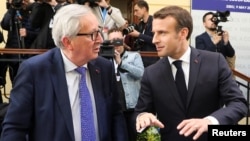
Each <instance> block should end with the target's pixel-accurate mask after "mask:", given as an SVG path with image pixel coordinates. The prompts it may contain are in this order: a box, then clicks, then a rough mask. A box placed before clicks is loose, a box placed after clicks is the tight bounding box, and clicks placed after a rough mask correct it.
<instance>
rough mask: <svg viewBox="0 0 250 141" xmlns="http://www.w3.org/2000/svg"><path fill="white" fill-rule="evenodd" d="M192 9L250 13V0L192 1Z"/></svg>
mask: <svg viewBox="0 0 250 141" xmlns="http://www.w3.org/2000/svg"><path fill="white" fill-rule="evenodd" d="M192 9H194V10H211V11H217V10H218V11H226V10H229V11H231V12H244V13H250V0H192Z"/></svg>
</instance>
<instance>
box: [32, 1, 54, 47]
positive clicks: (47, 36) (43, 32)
mask: <svg viewBox="0 0 250 141" xmlns="http://www.w3.org/2000/svg"><path fill="white" fill-rule="evenodd" d="M56 5H57V2H56V0H36V2H35V5H34V6H33V8H32V12H31V16H30V21H31V25H32V27H33V28H39V29H40V32H39V34H38V35H37V38H36V39H35V41H34V42H33V43H32V45H31V48H34V49H36V48H45V49H51V48H54V47H55V44H54V41H53V39H52V34H51V29H52V26H53V17H54V14H55V6H56Z"/></svg>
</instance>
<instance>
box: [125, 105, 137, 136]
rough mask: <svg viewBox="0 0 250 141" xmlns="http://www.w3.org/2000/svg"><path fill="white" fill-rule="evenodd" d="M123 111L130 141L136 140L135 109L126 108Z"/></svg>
mask: <svg viewBox="0 0 250 141" xmlns="http://www.w3.org/2000/svg"><path fill="white" fill-rule="evenodd" d="M123 113H124V116H125V119H126V124H127V131H128V138H129V141H136V136H137V132H136V125H135V121H134V118H133V114H134V109H129V110H126V111H124V112H123Z"/></svg>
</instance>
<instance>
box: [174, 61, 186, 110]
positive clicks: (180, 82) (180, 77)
mask: <svg viewBox="0 0 250 141" xmlns="http://www.w3.org/2000/svg"><path fill="white" fill-rule="evenodd" d="M173 64H174V65H175V67H176V68H177V72H176V75H175V84H176V87H177V89H178V92H179V94H180V96H181V99H182V102H183V103H184V105H186V103H187V86H186V82H185V77H184V72H183V70H182V67H181V64H182V61H181V60H177V61H174V62H173Z"/></svg>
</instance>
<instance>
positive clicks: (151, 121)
mask: <svg viewBox="0 0 250 141" xmlns="http://www.w3.org/2000/svg"><path fill="white" fill-rule="evenodd" d="M148 126H157V127H159V128H164V125H163V123H162V122H160V121H159V120H158V119H157V118H156V116H155V115H153V114H151V113H141V114H139V115H138V116H137V118H136V130H137V132H141V131H142V130H144V129H145V128H147V127H148Z"/></svg>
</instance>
